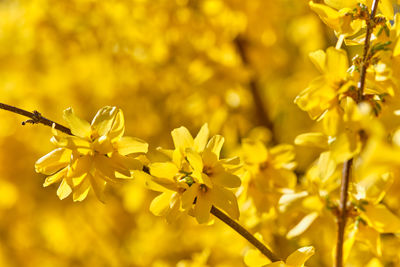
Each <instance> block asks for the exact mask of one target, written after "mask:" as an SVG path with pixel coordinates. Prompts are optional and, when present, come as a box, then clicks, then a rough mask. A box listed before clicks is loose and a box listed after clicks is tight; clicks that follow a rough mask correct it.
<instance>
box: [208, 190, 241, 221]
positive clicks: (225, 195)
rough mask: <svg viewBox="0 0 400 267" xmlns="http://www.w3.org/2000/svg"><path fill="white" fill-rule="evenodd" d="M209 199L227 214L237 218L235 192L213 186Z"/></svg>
mask: <svg viewBox="0 0 400 267" xmlns="http://www.w3.org/2000/svg"><path fill="white" fill-rule="evenodd" d="M210 194H211V201H212V203H213V204H215V206H217V207H218V208H221V209H222V210H223V211H225V212H226V213H228V215H229V216H230V217H231V218H233V219H235V220H237V219H239V207H238V203H237V199H236V196H235V194H234V193H233V192H232V191H230V190H228V189H225V188H223V187H220V186H215V187H214V188H213V189H211V190H210Z"/></svg>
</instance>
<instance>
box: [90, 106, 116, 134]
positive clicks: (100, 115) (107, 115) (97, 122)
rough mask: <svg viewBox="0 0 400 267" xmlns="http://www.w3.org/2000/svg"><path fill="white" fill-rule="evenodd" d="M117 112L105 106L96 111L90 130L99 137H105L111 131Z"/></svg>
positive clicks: (114, 108) (113, 108)
mask: <svg viewBox="0 0 400 267" xmlns="http://www.w3.org/2000/svg"><path fill="white" fill-rule="evenodd" d="M117 112H118V109H117V108H116V107H110V106H106V107H103V108H102V109H100V110H99V111H97V114H96V115H95V116H94V118H93V120H92V129H93V130H94V131H95V132H97V133H98V134H99V136H102V135H106V134H108V132H109V131H110V130H111V125H112V124H113V122H114V118H115V116H116V114H117Z"/></svg>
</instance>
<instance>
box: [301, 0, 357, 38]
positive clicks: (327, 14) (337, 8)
mask: <svg viewBox="0 0 400 267" xmlns="http://www.w3.org/2000/svg"><path fill="white" fill-rule="evenodd" d="M325 2H326V3H327V4H328V5H324V4H318V3H314V2H312V1H310V2H309V5H310V7H311V9H312V10H313V11H314V12H315V13H317V14H318V16H319V17H320V18H321V20H322V21H323V22H324V23H325V24H326V25H328V27H330V28H332V29H333V30H334V31H335V32H336V33H337V34H345V35H351V34H354V33H356V32H358V31H359V30H360V29H361V26H362V22H361V21H360V20H354V19H353V16H352V8H354V7H355V6H356V4H357V1H353V0H350V1H347V3H343V1H334V0H330V1H325ZM339 2H340V3H339Z"/></svg>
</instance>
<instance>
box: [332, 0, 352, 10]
mask: <svg viewBox="0 0 400 267" xmlns="http://www.w3.org/2000/svg"><path fill="white" fill-rule="evenodd" d="M324 2H325V4H327V5H328V6H330V7H333V8H335V9H338V10H339V9H342V8H345V7H349V8H354V7H356V5H357V3H358V2H359V1H358V0H324Z"/></svg>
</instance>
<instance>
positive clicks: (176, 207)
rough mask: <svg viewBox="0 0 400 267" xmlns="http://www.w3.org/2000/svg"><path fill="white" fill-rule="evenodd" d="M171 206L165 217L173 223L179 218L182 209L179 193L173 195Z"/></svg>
mask: <svg viewBox="0 0 400 267" xmlns="http://www.w3.org/2000/svg"><path fill="white" fill-rule="evenodd" d="M169 206H170V208H169V211H168V213H167V216H166V217H165V218H166V219H167V222H168V223H173V222H175V221H176V220H177V219H179V217H180V215H181V211H180V206H181V201H180V197H179V195H178V194H174V195H173V196H172V198H171V201H170V204H169Z"/></svg>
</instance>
